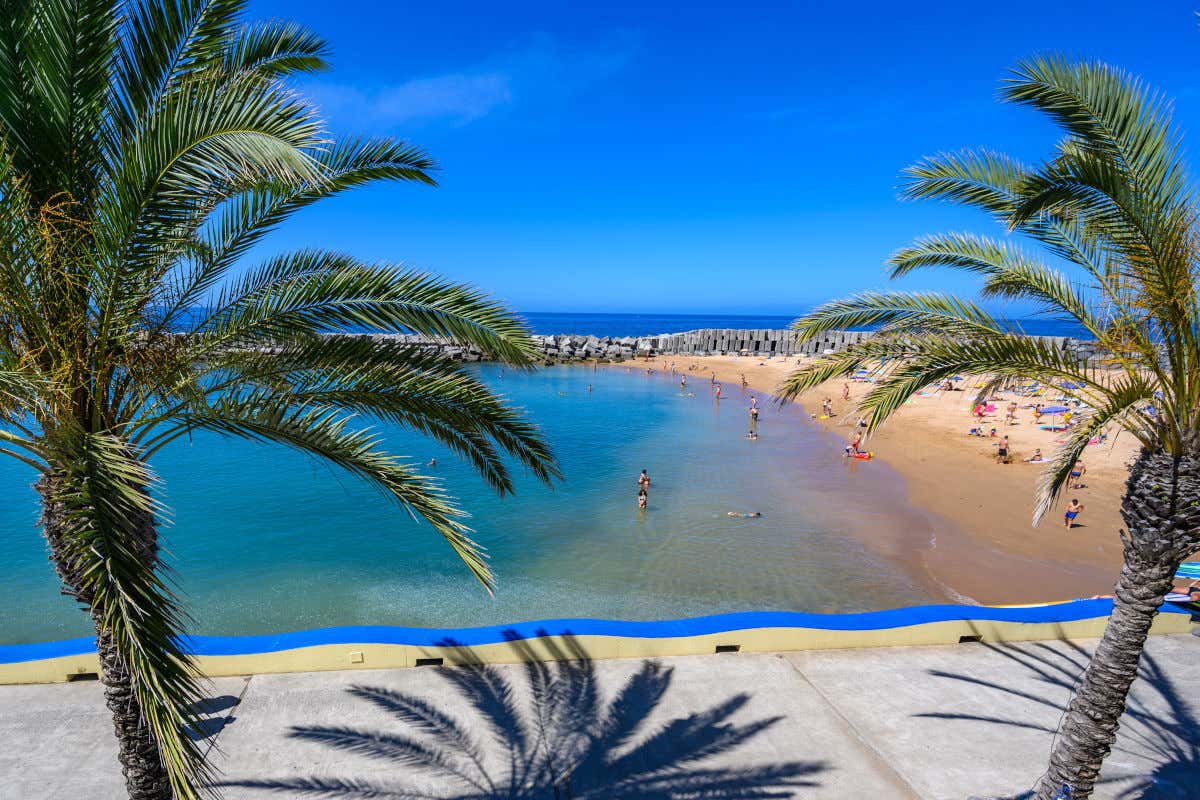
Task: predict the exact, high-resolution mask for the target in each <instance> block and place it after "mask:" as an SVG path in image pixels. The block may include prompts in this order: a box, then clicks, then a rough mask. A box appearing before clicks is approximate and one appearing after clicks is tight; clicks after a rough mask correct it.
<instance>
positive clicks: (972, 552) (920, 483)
mask: <svg viewBox="0 0 1200 800" xmlns="http://www.w3.org/2000/svg"><path fill="white" fill-rule="evenodd" d="M672 362H674V364H675V368H676V369H677V370H680V371H683V372H688V370H689V367H692V368H693V369H692V371H691V372H689V375H691V376H695V377H693V382H694V383H696V384H697V385H699V384H700V383H701V380H702V379H707V378H709V377H711V376H712V375H714V374H715V375H716V378H717V380H718V381H720V382H721V383H722V384H723V385H724V387H725V393H726V396H730V394H731V391H730V390H736V388H738V387H740V383H741V376H742V375H743V374H744V375H745V378H746V380H747V382H748V384H749V386H750V388H752V389H753V390H757V391H759V392H762V393H764V394H773V393H774V391H775V390H776V389H777V387H778V386H779V384H780V382H781V381H782V380H783V379H784V378H785V377H786V376H787V374H788V373H789V372H790V371H791V370H793V369H795V367H796V365H797V362H796V360H795V359H788V360H786V361H785V360H783V359H779V358H776V359H765V360H764V359H759V358H754V357H745V356H742V357H738V356H707V357H670V356H659V357H656V358H654V359H651V360H650V361H646V362H643V361H642V360H640V359H639V361H638V364H639V366H642V367H645V366H648V367H650V368H652V369H654V370H656V371H662V370H669V369H670V364H671V363H672ZM625 366H628V364H626V365H625ZM697 378H699V379H701V380H697ZM845 383H849V387H850V399H849V401H846V400H843V399H842V387H843V384H845ZM706 388H707V387H706ZM972 388H973V387H972V386H970V385H967V386H966V387H965V389H966V390H965V391H954V392H936V393H931V394H930V395H929V396H924V397H916V398H913V399H912V400H911V401H910V402H909V403H908V404H906V405H905V406H904V407H903V408H902V409H900V410H899V411H898V412H897V413H896V414H895V416H894V417H893V418H892V419H891V420H889V421H888V423H887V424H886V425H885V426H884V427H883V428H882V429H881V430H880V431H878V432H876V433H875V434H873V435H872V436H871V437H870V438H869V439H868V440H867V441H866V442H865V443H864V445H863V448H864V449H866V450H870V451H872V452H873V453H874V454H875V458H876V459H878V460H880V461H882V462H884V463H886V464H888V465H889V466H891V467H892V468H893V469H895V470H896V471H897V472H898V473H900V475H901V476H903V478H904V480H905V482H906V485H907V491H908V496H909V499H910V501H911V503H912V504H913V505H916V506H918V507H920V508H922V509H925V510H927V511H928V512H930V514H931V517H932V519H933V527H934V531H933V536H932V537H930V540H929V544H928V546H927V547H925V546H922V547H921V549H919V550H916V551H914V552H909V553H901V554H897V555H898V556H899V557H900V558H901V559H902V560H904V561H906V562H908V563H907V566H908V567H909V568H915V569H917V570H920V571H923V572H925V573H926V574H927V576H928V577H929V578H931V579H932V582H933V583H936V584H939V585H941V586H944V587H947V588H948V589H949V590H950V591H949V592H948V594H949V595H950V596H953V595H955V594H958V595H963V596H965V597H968V598H971V599H974V600H977V601H979V602H982V603H989V604H1006V603H1008V604H1013V603H1034V602H1045V601H1049V600H1058V599H1070V598H1074V597H1089V596H1092V595H1096V594H1107V593H1109V592H1111V590H1112V586H1113V582H1114V580H1115V578H1116V575H1117V573H1118V571H1119V569H1120V565H1121V540H1120V533H1119V531H1120V527H1121V518H1120V514H1119V508H1120V499H1121V494H1122V491H1123V487H1124V481H1125V477H1126V473H1127V468H1128V464H1129V462H1130V461H1131V460H1132V459H1133V457H1134V456H1135V454H1136V446H1137V445H1136V442H1135V441H1134V440H1133V439H1132V438H1131V437H1127V436H1114V437H1110V438H1109V439H1108V440H1107V441H1106V442H1105V443H1103V444H1100V445H1095V446H1090V447H1089V448H1088V449H1087V452H1086V453H1085V456H1084V463H1085V465H1086V468H1087V470H1086V474H1085V476H1084V478H1083V480H1082V483H1083V487H1082V488H1080V489H1078V490H1069V492H1068V496H1067V497H1066V498H1065V500H1064V503H1061V504H1060V505H1059V506H1057V507H1055V508H1054V509H1052V510H1051V512H1050V513H1049V514H1047V515H1046V517H1045V518H1044V519H1043V520H1042V521H1041V523H1040V524H1039V525H1037V526H1036V527H1035V526H1034V525H1033V524H1032V517H1033V506H1034V494H1035V485H1036V482H1037V478H1038V475H1039V473H1040V471H1041V470H1042V469H1044V467H1045V466H1046V465H1044V464H1040V465H1039V464H1029V463H1025V462H1024V461H1023V459H1025V458H1027V457H1029V456H1030V455H1031V454H1032V453H1033V451H1034V449H1035V448H1041V450H1042V452H1043V453H1044V454H1047V455H1049V454H1051V453H1053V452H1054V450H1055V448H1056V446H1057V445H1056V438H1060V437H1061V434H1057V433H1054V432H1051V431H1046V430H1041V429H1039V427H1038V426H1037V425H1036V424H1035V423H1034V420H1033V414H1032V410H1031V409H1029V408H1025V407H1024V406H1026V405H1028V404H1030V403H1031V402H1033V401H1031V400H1029V399H1028V398H1019V397H1017V396H1016V395H1014V394H1011V393H1005V394H1001V395H998V396H999V397H1002V398H1005V399H1004V400H1003V401H1002V402H999V403H997V404H996V405H997V408H996V411H995V412H994V413H993V414H990V415H988V416H987V417H986V418H985V419H984V420H983V423H982V424H983V426H984V427H985V428H987V429H989V430H990V428H992V427H995V428H996V431H997V436H996V438H991V437H984V438H979V437H974V436H970V435H968V431H969V429H970V428H972V427H973V426H974V425H975V424H976V422H975V418H974V417H973V416H972V415H971V408H972V404H971V401H972V399H973V398H974V393H973V392H972V391H971V389H972ZM869 390H870V384H868V383H859V382H844V381H836V382H831V383H830V384H828V385H826V386H824V387H822V388H820V389H818V390H815V391H813V392H810V393H808V394H807V395H806V396H804V397H802V398H800V403H801V404H802V405H803V407H804V408H805V410H806V411H808V412H810V413H813V414H820V411H821V404H822V400H823V399H824V398H826V397H831V398H833V406H834V412H835V416H833V417H831V418H829V419H825V420H821V419H813V420H812V424H818V425H822V426H824V427H825V428H826V429H828V430H830V431H832V432H833V433H835V434H838V435H840V436H842V437H844V439H845V442H846V443H848V442H849V441H850V439H851V438H852V437H853V435H854V431H855V423H856V422H857V420H858V417H857V415H855V413H854V407H855V404H856V402H857V400H858V399H859V398H860V397H861V396H862V395H863V394H865V393H866V392H867V391H869ZM1010 397H1011V398H1012V399H1016V400H1017V401H1018V403H1019V405H1020V406H1021V408H1020V409H1019V410H1018V413H1017V418H1016V422H1015V424H1011V425H1009V424H1006V421H1005V405H1006V403H1007V399H1008V398H1010ZM764 399H765V398H764ZM1043 402H1045V403H1049V402H1051V401H1049V400H1043ZM1005 435H1007V436H1008V437H1009V441H1010V445H1011V455H1012V459H1013V460H1012V463H1008V464H1001V463H998V461H997V458H996V447H997V444H998V442H999V440H1000V437H1002V436H1005ZM831 446H837V447H839V448H840V447H841V446H842V445H838V444H833V445H831ZM871 463H873V462H868V463H867V464H866V465H864V466H866V467H869V466H870V464H871ZM1072 497H1077V498H1078V499H1079V501H1080V502H1081V503H1082V504H1083V506H1084V509H1083V512H1082V513H1081V514H1080V515H1079V518H1078V519H1077V521H1076V525H1075V527H1073V528H1072V529H1070V530H1067V529H1066V527H1065V525H1064V521H1063V511H1062V506H1063V505H1064V504H1065V501H1066V500H1069V499H1070V498H1072ZM863 502H864V503H869V502H871V498H870V497H863Z"/></svg>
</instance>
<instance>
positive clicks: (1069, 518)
mask: <svg viewBox="0 0 1200 800" xmlns="http://www.w3.org/2000/svg"><path fill="white" fill-rule="evenodd" d="M1080 511H1083V505H1082V504H1081V503H1080V502H1079V501H1078V500H1075V499H1072V500H1071V504H1070V505H1069V506H1067V510H1066V513H1064V514H1063V521H1064V522H1065V523H1066V525H1067V530H1071V528H1074V527H1075V518H1076V517H1078V516H1079V512H1080Z"/></svg>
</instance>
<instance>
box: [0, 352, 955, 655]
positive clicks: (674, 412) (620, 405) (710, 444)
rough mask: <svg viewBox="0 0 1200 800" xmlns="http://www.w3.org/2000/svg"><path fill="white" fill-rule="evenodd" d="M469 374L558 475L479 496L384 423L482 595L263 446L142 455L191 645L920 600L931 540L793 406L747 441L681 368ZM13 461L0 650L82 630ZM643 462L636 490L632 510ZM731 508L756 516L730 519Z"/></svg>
mask: <svg viewBox="0 0 1200 800" xmlns="http://www.w3.org/2000/svg"><path fill="white" fill-rule="evenodd" d="M480 369H481V371H482V373H483V375H484V376H485V377H486V378H487V380H489V382H491V383H492V384H493V385H495V386H496V387H498V389H499V390H500V391H502V392H504V393H505V394H507V395H509V396H510V397H511V399H512V400H513V401H514V402H516V403H518V404H520V405H522V406H524V407H525V408H526V409H528V411H529V412H530V413H531V414H532V415H533V416H534V417H535V418H536V419H537V421H538V422H539V423H540V424H541V425H542V426H543V428H544V430H545V432H546V435H547V436H548V437H549V439H550V441H551V442H552V443H553V444H554V447H555V450H556V453H557V454H558V456H559V459H560V462H561V465H562V469H563V472H564V473H565V480H564V481H563V482H562V483H560V484H558V485H556V486H555V487H553V488H546V487H544V486H541V485H540V484H538V483H537V482H536V481H535V480H534V479H533V478H531V477H530V476H527V475H520V476H519V479H518V491H517V493H516V496H514V497H508V498H504V499H498V498H497V497H496V496H495V495H494V494H492V493H491V492H490V491H489V490H488V489H487V488H486V487H485V486H484V485H483V483H482V482H481V481H480V480H479V479H478V478H476V477H475V476H474V474H473V473H472V472H471V470H470V469H469V468H468V467H466V466H465V465H463V464H460V463H459V462H458V461H457V460H456V459H455V458H454V457H453V456H451V455H450V454H448V453H446V452H444V451H443V450H442V449H441V448H439V447H437V446H434V445H433V444H431V443H429V442H428V441H426V440H424V439H422V438H420V437H418V436H415V435H413V434H410V433H407V432H405V431H400V430H390V429H389V430H388V431H387V438H388V441H389V443H390V445H391V446H392V447H393V448H394V449H395V451H396V452H400V453H405V454H408V455H411V457H412V458H413V459H414V460H416V461H418V462H425V461H428V460H429V458H430V456H437V460H438V465H437V466H436V467H435V468H433V471H434V472H435V473H436V474H437V475H438V476H439V477H440V478H442V479H444V480H445V481H446V483H447V484H448V486H449V488H450V489H451V491H452V492H453V493H454V494H455V495H456V496H457V497H458V498H459V500H460V502H461V503H462V504H463V506H464V507H465V508H467V509H468V510H469V511H471V513H472V514H473V518H472V520H471V524H472V526H473V527H474V528H475V530H476V535H477V538H478V539H479V541H481V542H482V543H484V544H485V545H486V546H487V548H488V550H489V552H490V554H491V563H492V566H493V568H494V570H495V572H496V575H497V578H498V581H499V589H498V591H497V594H496V597H495V598H489V597H488V596H487V594H486V593H485V592H484V591H483V590H482V589H481V588H480V587H479V586H478V585H477V584H476V583H475V582H474V581H473V580H472V579H471V578H470V576H469V575H468V573H467V572H466V570H465V569H464V568H463V567H462V566H461V565H460V564H459V563H458V562H457V560H456V558H455V556H454V555H453V553H452V552H451V551H450V550H449V548H448V547H447V546H446V545H445V544H443V542H442V541H441V539H440V538H439V537H438V536H437V535H436V534H435V533H434V532H433V531H432V530H431V529H430V528H429V526H428V525H425V524H421V523H417V522H414V521H412V520H411V519H409V517H408V516H407V515H406V514H405V513H404V512H403V511H401V510H399V509H398V508H396V507H395V506H394V505H393V504H391V503H389V502H388V501H387V500H386V499H385V498H383V497H381V496H380V495H379V494H378V493H377V492H375V491H374V490H372V489H371V488H369V487H366V486H364V485H363V484H361V483H359V482H358V481H357V480H355V479H354V478H351V477H349V476H347V475H345V474H343V473H340V472H338V471H335V470H332V469H330V468H328V467H325V466H324V465H322V464H321V463H319V462H317V461H315V460H313V459H311V458H309V457H306V456H303V455H299V454H296V453H294V452H292V451H290V450H287V449H284V448H282V447H271V446H266V445H259V444H253V443H247V442H241V441H231V440H225V439H220V438H218V437H215V436H210V435H197V436H196V437H195V439H194V441H193V442H192V443H191V444H187V443H182V442H181V443H179V444H178V446H175V447H173V448H172V449H169V450H166V451H164V452H162V453H161V454H160V455H159V456H158V457H157V458H156V460H155V463H154V466H155V468H156V469H157V471H158V473H159V474H160V476H161V477H162V478H163V479H164V481H165V484H164V486H165V492H166V500H167V502H168V504H169V506H170V507H171V508H172V510H173V521H172V523H171V525H170V526H169V527H167V528H165V529H164V531H163V535H164V538H165V540H166V545H167V547H168V549H169V551H170V552H169V555H168V558H169V560H170V562H171V563H172V565H173V567H174V568H175V571H176V573H177V576H178V582H179V585H180V588H181V590H182V594H183V596H184V597H185V599H186V601H187V604H188V606H189V608H190V610H191V612H192V615H193V617H194V619H195V626H194V628H193V630H192V632H194V633H202V634H241V633H266V632H273V631H285V630H297V629H303V628H314V627H324V626H332V625H352V624H391V625H420V626H436V627H462V626H470V625H481V624H498V623H504V622H514V621H520V620H529V619H538V618H550V617H569V616H588V617H604V618H620V619H664V618H672V617H681V616H692V615H699V614H708V613H717V612H725V611H741V610H768V609H770V610H796V611H825V612H832V611H860V610H868V609H877V608H887V607H894V606H898V605H907V604H914V603H922V602H929V601H930V600H931V599H932V597H931V593H930V591H929V590H928V589H927V588H925V587H924V586H923V585H922V584H921V583H920V581H919V579H917V578H914V577H913V576H910V575H909V574H907V573H906V571H905V569H904V568H903V567H901V566H900V564H901V563H904V561H905V560H906V557H907V556H908V555H910V554H911V552H913V551H914V550H915V549H919V548H920V547H921V544H922V541H921V537H922V536H923V535H925V534H924V533H923V531H924V530H925V529H927V527H928V526H927V524H926V523H927V520H925V519H924V518H923V516H922V515H921V513H920V512H919V511H917V510H915V509H911V508H909V507H907V506H906V504H905V502H904V500H903V487H902V485H901V484H900V483H899V482H898V478H897V476H895V475H894V474H893V473H890V471H889V470H888V469H887V467H886V465H884V464H881V463H878V462H872V463H868V464H859V463H857V462H854V463H847V460H846V459H843V458H841V456H840V449H839V448H840V445H839V442H838V440H836V439H835V438H834V437H831V436H830V435H829V434H826V433H824V432H822V431H821V430H819V429H818V428H817V427H816V426H815V425H813V424H811V423H809V422H808V421H807V420H804V419H802V418H801V415H800V414H799V412H798V410H794V409H782V410H779V409H775V408H773V407H771V406H770V404H769V403H764V404H763V405H764V410H763V414H762V418H761V421H760V426H759V427H760V433H761V438H760V439H759V440H757V441H750V440H748V439H747V438H746V437H745V432H746V423H747V417H746V408H747V405H748V398H747V397H746V396H744V395H742V394H741V393H740V392H739V391H738V390H737V389H736V388H730V387H727V398H726V399H725V400H723V401H721V403H720V404H719V405H718V404H717V403H716V402H714V401H713V399H712V398H711V396H710V394H709V387H708V382H707V380H705V379H703V378H702V377H700V376H696V377H695V378H692V379H691V380H690V381H689V382H690V383H692V384H693V386H694V388H695V390H696V396H680V394H679V391H678V384H677V379H673V378H671V377H669V376H664V375H658V374H655V375H650V376H647V375H645V374H644V373H643V372H641V371H640V370H625V369H601V370H599V371H596V372H593V371H592V369H591V368H588V367H554V368H549V369H545V370H541V371H539V372H536V373H513V372H512V371H510V370H500V369H498V368H495V367H489V366H485V367H481V368H480ZM588 384H591V385H592V386H593V391H592V392H591V393H590V394H589V393H588V391H587V386H588ZM10 461H11V460H10V459H6V460H4V461H0V486H3V487H4V488H5V490H6V491H5V497H6V498H7V499H8V502H7V503H6V504H5V505H4V507H3V508H0V561H2V563H3V564H4V565H5V568H4V583H3V586H0V609H3V614H2V615H0V643H13V642H32V641H44V640H49V639H55V638H63V637H68V636H78V635H85V634H86V633H88V625H87V620H86V618H85V616H84V615H83V614H81V613H80V612H79V611H78V610H76V609H75V608H74V607H73V605H72V603H71V602H70V601H69V600H67V599H66V598H64V597H62V596H61V595H59V593H58V585H57V580H56V578H55V576H54V573H53V570H52V568H51V566H50V564H49V563H48V562H47V560H46V549H45V544H44V542H43V541H42V539H41V537H40V535H39V533H38V531H37V530H36V528H35V521H36V515H37V511H36V496H35V495H34V493H33V491H32V489H31V488H30V483H31V481H32V474H31V473H30V472H28V471H27V470H25V469H24V468H23V467H20V465H17V464H14V463H10ZM642 468H646V469H648V470H649V473H650V476H651V478H652V480H653V485H652V486H651V489H650V507H649V509H648V510H647V511H646V512H641V513H639V511H638V509H637V504H636V479H637V474H638V472H639V470H641V469H642ZM867 497H869V498H870V501H869V502H866V501H865V500H864V498H867ZM731 510H734V511H761V512H762V513H763V515H764V516H763V517H762V518H761V519H731V518H729V517H728V516H726V512H727V511H731ZM926 541H927V540H926Z"/></svg>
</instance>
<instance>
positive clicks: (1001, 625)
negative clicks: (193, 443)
mask: <svg viewBox="0 0 1200 800" xmlns="http://www.w3.org/2000/svg"><path fill="white" fill-rule="evenodd" d="M1107 621H1108V618H1107V617H1095V618H1093V619H1085V620H1077V621H1074V622H1056V623H1034V624H1029V623H1019V622H993V621H987V620H973V621H965V620H948V621H944V622H929V623H924V624H921V625H912V626H908V627H902V628H889V629H884V630H865V631H834V630H824V629H818V628H754V629H749V630H742V631H730V632H728V633H716V634H709V635H705V636H686V637H676V638H653V639H649V638H647V639H641V638H634V637H621V636H572V637H570V642H568V641H567V640H566V639H565V638H564V637H559V636H551V637H546V638H544V639H527V640H523V641H521V642H517V643H510V642H500V643H496V644H488V645H479V646H475V647H469V648H449V647H414V646H411V645H395V644H369V643H365V644H328V645H318V646H313V647H303V648H298V649H295V650H281V651H278V652H273V653H254V654H250V655H236V656H201V657H199V658H198V659H197V660H198V663H199V666H200V669H201V671H202V672H204V673H205V674H206V675H209V676H210V677H219V676H226V675H250V674H255V673H268V672H315V671H323V670H337V669H393V668H401V667H413V666H416V665H417V660H418V659H423V658H441V659H443V663H445V664H460V663H469V662H486V663H494V664H504V663H516V662H521V661H525V660H528V659H530V658H533V659H537V660H553V659H555V658H560V657H563V656H564V655H567V656H569V655H570V653H572V652H574V653H580V652H582V654H586V655H587V657H589V658H593V659H602V658H647V657H658V656H681V655H701V654H706V653H712V652H714V651H715V650H716V648H717V646H719V645H738V646H739V649H740V652H743V653H745V652H751V653H760V652H786V651H789V650H824V649H840V648H856V647H896V646H904V645H942V644H957V643H958V642H959V641H960V638H961V637H964V636H978V637H980V640H981V641H984V642H1022V641H1034V640H1044V639H1087V638H1095V637H1098V636H1100V635H1101V634H1102V633H1103V632H1104V625H1105V623H1106V622H1107ZM1191 628H1192V622H1191V618H1190V617H1189V616H1188V615H1186V614H1159V615H1158V616H1157V617H1156V618H1155V620H1154V626H1153V628H1152V629H1151V632H1152V633H1187V632H1189V631H1190V630H1191ZM98 670H99V666H98V662H97V659H96V655H95V654H94V653H90V654H85V655H79V656H63V657H60V658H49V659H44V660H41V661H27V662H21V663H16V664H0V684H16V683H61V682H63V681H66V680H69V678H70V676H72V675H78V674H86V673H96V672H98Z"/></svg>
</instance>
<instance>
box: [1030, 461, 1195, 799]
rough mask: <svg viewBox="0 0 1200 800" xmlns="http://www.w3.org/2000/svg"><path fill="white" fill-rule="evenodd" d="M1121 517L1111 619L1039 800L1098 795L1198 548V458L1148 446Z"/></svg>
mask: <svg viewBox="0 0 1200 800" xmlns="http://www.w3.org/2000/svg"><path fill="white" fill-rule="evenodd" d="M1121 517H1122V518H1123V519H1124V521H1125V525H1126V531H1124V532H1122V539H1123V541H1124V544H1125V563H1124V565H1123V566H1122V568H1121V575H1120V577H1119V578H1118V579H1117V585H1116V589H1115V591H1114V594H1113V612H1112V616H1111V617H1110V618H1109V621H1108V625H1107V626H1106V627H1105V629H1104V636H1103V637H1102V638H1101V640H1100V644H1099V645H1098V646H1097V647H1096V652H1095V654H1094V655H1093V656H1092V660H1091V662H1090V663H1089V664H1088V667H1087V669H1086V670H1085V671H1084V673H1083V678H1082V679H1081V681H1080V684H1079V688H1078V689H1077V690H1076V692H1075V696H1074V697H1072V698H1071V702H1070V705H1069V706H1068V707H1067V715H1066V717H1065V718H1064V719H1063V721H1062V724H1061V726H1060V727H1059V730H1058V735H1057V737H1056V738H1055V743H1054V748H1053V750H1052V752H1051V754H1050V766H1049V768H1048V769H1047V771H1046V773H1045V775H1043V776H1042V778H1041V780H1040V781H1039V783H1038V786H1037V800H1052V799H1053V798H1055V797H1057V796H1058V794H1059V792H1061V791H1062V789H1063V787H1064V786H1065V787H1068V788H1069V789H1070V794H1069V795H1066V796H1067V797H1070V798H1071V800H1083V799H1084V798H1088V797H1091V795H1092V791H1093V789H1094V788H1095V784H1096V779H1097V777H1098V776H1099V774H1100V767H1101V765H1102V764H1103V762H1104V759H1105V758H1106V757H1107V756H1108V754H1109V751H1110V750H1111V749H1112V745H1113V742H1115V741H1116V738H1117V727H1118V724H1119V722H1120V719H1121V715H1122V714H1124V713H1125V700H1126V696H1127V695H1128V694H1129V687H1130V686H1131V685H1132V684H1133V681H1134V679H1135V678H1136V677H1137V671H1138V663H1139V662H1140V660H1141V656H1142V648H1143V646H1144V645H1145V644H1146V636H1147V635H1148V634H1149V632H1150V625H1151V623H1152V622H1153V621H1154V616H1155V615H1156V614H1157V613H1158V609H1159V607H1160V606H1162V603H1163V597H1164V596H1165V595H1166V593H1167V592H1168V591H1170V589H1171V583H1172V581H1173V579H1174V576H1175V572H1176V571H1177V570H1178V568H1179V564H1180V562H1182V561H1183V560H1184V559H1185V558H1187V556H1189V555H1190V554H1192V553H1193V552H1195V551H1196V549H1197V547H1198V546H1200V462H1197V460H1195V459H1193V458H1190V457H1188V458H1182V459H1177V458H1173V457H1171V456H1169V455H1167V454H1165V453H1161V452H1159V453H1150V452H1146V451H1143V452H1142V453H1141V454H1140V455H1139V456H1138V459H1137V461H1136V462H1135V464H1134V467H1133V469H1132V471H1131V473H1130V476H1129V481H1128V483H1127V484H1126V488H1125V499H1124V501H1123V503H1122V505H1121Z"/></svg>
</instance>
